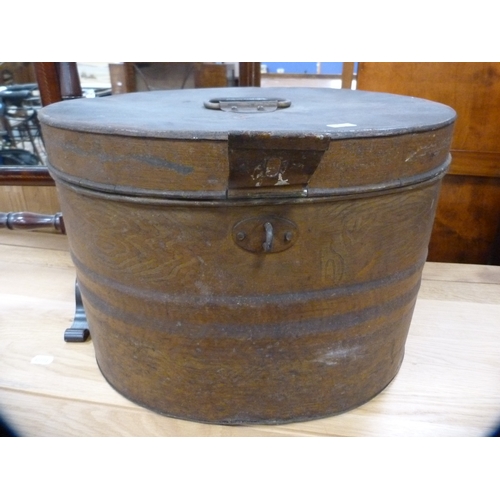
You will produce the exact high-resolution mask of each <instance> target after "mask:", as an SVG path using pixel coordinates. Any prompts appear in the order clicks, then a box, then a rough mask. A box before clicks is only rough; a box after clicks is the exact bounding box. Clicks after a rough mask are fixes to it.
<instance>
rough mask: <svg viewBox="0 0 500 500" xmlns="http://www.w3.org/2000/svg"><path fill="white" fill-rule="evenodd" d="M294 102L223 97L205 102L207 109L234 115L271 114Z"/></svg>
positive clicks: (274, 99) (264, 98)
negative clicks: (228, 112) (229, 112)
mask: <svg viewBox="0 0 500 500" xmlns="http://www.w3.org/2000/svg"><path fill="white" fill-rule="evenodd" d="M291 104H292V101H289V100H288V99H281V98H275V97H236V98H232V97H221V98H216V99H210V100H209V101H205V102H204V103H203V105H204V106H205V108H207V109H216V110H221V111H231V112H233V113H269V112H271V111H276V110H277V109H283V108H288V107H290V105H291Z"/></svg>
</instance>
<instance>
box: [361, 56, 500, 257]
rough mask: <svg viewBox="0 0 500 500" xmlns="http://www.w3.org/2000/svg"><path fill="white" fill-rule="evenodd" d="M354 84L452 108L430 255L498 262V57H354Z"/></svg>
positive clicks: (499, 192)
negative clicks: (412, 59)
mask: <svg viewBox="0 0 500 500" xmlns="http://www.w3.org/2000/svg"><path fill="white" fill-rule="evenodd" d="M357 88H358V89H360V90H371V91H379V92H390V93H395V94H405V95H412V96H415V97H422V98H425V99H430V100H433V101H438V102H442V103H444V104H447V105H449V106H451V107H452V108H454V109H455V111H456V112H457V114H458V118H457V122H456V124H455V131H454V138H453V141H452V149H451V154H452V157H453V161H452V164H451V167H450V175H448V176H447V177H446V178H445V182H444V185H443V190H442V195H441V200H440V202H439V206H438V211H437V215H436V224H435V226H434V230H433V234H432V238H431V248H430V252H429V259H430V260H437V261H442V262H464V263H471V264H472V263H473V264H486V263H492V262H494V261H495V262H498V261H499V260H500V259H496V260H495V258H494V256H495V255H496V253H498V252H499V248H498V247H500V242H498V240H499V238H500V236H499V235H498V230H499V226H500V141H499V136H500V63H482V62H479V63H366V62H365V63H360V64H359V70H358V87H357ZM455 176H457V178H455ZM495 235H496V236H495ZM495 241H497V243H495Z"/></svg>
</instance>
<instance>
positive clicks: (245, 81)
mask: <svg viewBox="0 0 500 500" xmlns="http://www.w3.org/2000/svg"><path fill="white" fill-rule="evenodd" d="M239 70H240V81H239V82H240V87H260V63H259V62H240V65H239Z"/></svg>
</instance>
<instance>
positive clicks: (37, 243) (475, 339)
mask: <svg viewBox="0 0 500 500" xmlns="http://www.w3.org/2000/svg"><path fill="white" fill-rule="evenodd" d="M74 279H75V270H74V267H73V264H72V262H71V258H70V256H69V252H68V244H67V239H66V237H65V236H62V235H56V234H49V233H41V232H38V233H35V232H32V233H27V232H21V231H7V230H4V231H1V232H0V300H1V304H2V306H1V307H0V415H1V416H2V417H3V418H4V419H5V420H6V421H7V422H8V423H10V425H11V426H12V427H13V428H14V429H15V431H16V432H17V433H18V434H20V435H23V436H485V435H489V434H490V433H491V432H492V430H493V429H494V428H496V427H497V426H498V425H499V424H500V267H496V266H476V265H464V264H440V263H427V264H426V265H425V268H424V274H423V280H422V286H421V289H420V292H419V296H418V300H417V305H416V308H415V313H414V316H413V321H412V325H411V328H410V333H409V336H408V341H407V344H406V355H405V359H404V361H403V365H402V367H401V370H400V372H399V374H398V375H397V377H396V378H395V379H394V381H393V382H391V384H390V385H389V386H388V387H387V388H386V389H385V390H384V391H383V392H382V393H381V394H379V395H378V396H377V397H375V398H374V399H372V400H371V401H369V402H368V403H366V404H364V405H363V406H361V407H359V408H357V409H355V410H352V411H350V412H348V413H344V414H342V415H337V416H335V417H330V418H326V419H321V420H315V421H310V422H301V423H294V424H287V425H278V426H273V425H266V426H264V425H254V426H248V427H247V426H241V427H238V426H221V425H208V424H200V423H195V422H187V421H183V420H178V419H174V418H168V417H164V416H161V415H157V414H155V413H154V412H152V411H150V410H146V409H144V408H141V407H139V406H137V405H136V404H134V403H132V402H130V401H128V400H127V399H125V398H124V397H123V396H121V395H120V394H118V393H117V392H116V391H115V390H114V389H112V388H111V387H110V386H109V385H108V383H107V382H106V381H105V380H104V378H103V377H102V375H101V373H100V371H99V369H98V368H97V364H96V361H95V357H94V349H93V346H92V341H91V340H90V341H87V342H85V343H82V344H77V343H65V342H64V340H63V333H64V330H65V329H66V328H67V327H69V326H70V325H71V323H72V320H73V315H74Z"/></svg>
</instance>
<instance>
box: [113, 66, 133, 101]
mask: <svg viewBox="0 0 500 500" xmlns="http://www.w3.org/2000/svg"><path fill="white" fill-rule="evenodd" d="M109 76H110V79H111V92H112V93H113V94H127V93H129V92H135V91H136V90H137V83H136V81H135V69H134V65H133V63H130V62H123V63H110V64H109Z"/></svg>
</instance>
